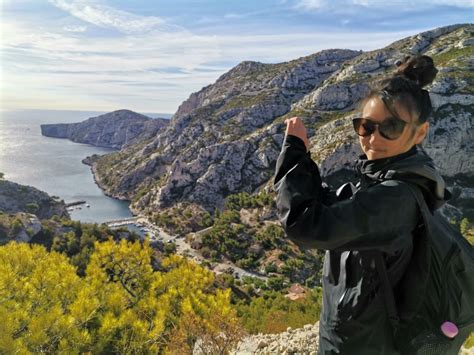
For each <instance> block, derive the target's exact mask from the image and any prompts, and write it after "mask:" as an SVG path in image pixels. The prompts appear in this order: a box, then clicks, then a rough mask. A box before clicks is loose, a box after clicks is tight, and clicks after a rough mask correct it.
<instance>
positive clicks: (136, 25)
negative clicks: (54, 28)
mask: <svg viewBox="0 0 474 355" xmlns="http://www.w3.org/2000/svg"><path fill="white" fill-rule="evenodd" d="M49 2H50V3H51V4H53V5H54V6H56V7H57V8H59V9H61V10H63V11H65V12H67V13H69V14H70V15H72V16H74V17H76V18H78V19H80V20H82V21H85V22H88V23H91V24H93V25H96V26H99V27H103V28H112V29H115V30H117V31H120V32H122V33H126V34H140V33H146V32H150V31H152V30H153V31H157V30H162V31H171V30H173V29H176V27H175V26H170V25H168V24H166V23H165V21H164V20H162V19H161V18H159V17H156V16H139V15H135V14H132V13H129V12H126V11H122V10H118V9H115V8H113V7H110V6H105V5H100V4H96V3H93V2H90V1H78V0H49Z"/></svg>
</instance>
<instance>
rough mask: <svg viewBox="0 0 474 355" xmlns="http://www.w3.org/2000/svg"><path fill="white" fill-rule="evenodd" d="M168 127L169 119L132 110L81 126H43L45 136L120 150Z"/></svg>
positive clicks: (65, 124)
mask: <svg viewBox="0 0 474 355" xmlns="http://www.w3.org/2000/svg"><path fill="white" fill-rule="evenodd" d="M168 124H169V120H168V119H164V118H157V119H153V118H150V117H147V116H144V115H141V114H139V113H136V112H133V111H130V110H118V111H114V112H110V113H107V114H104V115H100V116H97V117H91V118H89V119H87V120H85V121H83V122H78V123H59V124H42V125H41V134H43V135H44V136H47V137H55V138H67V139H70V140H72V141H73V142H77V143H86V144H92V145H95V146H98V147H108V148H116V149H120V148H122V147H123V146H125V145H128V144H133V143H135V142H137V141H139V140H142V139H149V138H152V137H154V136H155V135H156V134H157V133H158V132H159V131H160V130H161V129H163V128H164V127H166V126H167V125H168Z"/></svg>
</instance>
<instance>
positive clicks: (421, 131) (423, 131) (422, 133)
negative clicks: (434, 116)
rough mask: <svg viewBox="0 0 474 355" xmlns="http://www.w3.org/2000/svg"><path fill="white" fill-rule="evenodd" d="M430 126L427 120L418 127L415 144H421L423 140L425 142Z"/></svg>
mask: <svg viewBox="0 0 474 355" xmlns="http://www.w3.org/2000/svg"><path fill="white" fill-rule="evenodd" d="M429 128H430V124H429V122H425V123H423V124H421V126H419V127H418V129H417V132H416V135H415V144H420V143H421V142H423V139H425V137H426V135H427V134H428V130H429Z"/></svg>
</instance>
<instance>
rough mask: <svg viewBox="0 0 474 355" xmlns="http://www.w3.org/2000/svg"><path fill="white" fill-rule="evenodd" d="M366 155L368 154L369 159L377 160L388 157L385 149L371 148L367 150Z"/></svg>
mask: <svg viewBox="0 0 474 355" xmlns="http://www.w3.org/2000/svg"><path fill="white" fill-rule="evenodd" d="M365 155H367V159H368V160H376V159H382V158H386V157H387V152H386V151H384V150H373V149H369V150H367V151H366V153H365Z"/></svg>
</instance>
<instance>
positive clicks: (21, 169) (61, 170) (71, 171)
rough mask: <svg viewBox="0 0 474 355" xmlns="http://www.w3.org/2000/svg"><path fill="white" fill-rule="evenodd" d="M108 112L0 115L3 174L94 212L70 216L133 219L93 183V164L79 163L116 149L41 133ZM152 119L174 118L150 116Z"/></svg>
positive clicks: (95, 219)
mask: <svg viewBox="0 0 474 355" xmlns="http://www.w3.org/2000/svg"><path fill="white" fill-rule="evenodd" d="M103 113H104V112H91V111H87V112H86V111H50V110H21V111H0V172H2V173H4V174H5V178H6V179H7V180H10V181H13V182H17V183H19V184H23V185H30V186H34V187H36V188H38V189H40V190H43V191H45V192H47V193H48V194H50V195H55V196H59V197H60V198H62V199H64V201H65V202H66V203H68V202H72V201H78V200H85V201H86V202H87V203H88V204H89V205H90V208H86V207H85V206H83V207H82V209H81V210H78V209H75V210H74V211H73V212H70V214H71V218H72V219H75V220H80V221H82V222H97V223H101V222H105V221H110V220H113V219H118V218H124V217H129V216H131V213H130V211H129V209H128V204H129V203H128V202H126V201H119V200H116V199H113V198H110V197H107V196H105V195H104V194H103V192H102V190H101V189H99V188H98V187H97V185H96V184H95V183H94V180H93V177H92V174H91V171H90V168H89V166H87V165H84V164H82V162H81V160H82V159H84V158H85V157H86V156H88V155H92V154H105V153H109V152H112V151H114V150H113V149H107V148H97V147H93V146H90V145H86V144H78V143H73V142H71V141H69V140H66V139H57V138H48V137H43V136H42V135H41V130H40V124H42V123H70V122H79V121H83V120H85V119H87V118H89V117H93V116H97V115H100V114H103ZM149 116H151V117H158V116H160V117H170V115H166V114H149Z"/></svg>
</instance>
